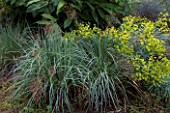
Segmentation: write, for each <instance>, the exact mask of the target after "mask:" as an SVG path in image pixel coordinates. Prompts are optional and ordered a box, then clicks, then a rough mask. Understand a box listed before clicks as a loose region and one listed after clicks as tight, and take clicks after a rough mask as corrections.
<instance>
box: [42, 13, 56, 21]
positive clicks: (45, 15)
mask: <svg viewBox="0 0 170 113" xmlns="http://www.w3.org/2000/svg"><path fill="white" fill-rule="evenodd" d="M42 17H44V18H47V19H49V20H51V21H55V20H56V19H55V18H54V17H53V16H52V15H50V14H47V13H44V14H42Z"/></svg>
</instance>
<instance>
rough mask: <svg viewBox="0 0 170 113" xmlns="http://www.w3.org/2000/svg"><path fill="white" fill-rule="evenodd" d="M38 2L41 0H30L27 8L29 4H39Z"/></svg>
mask: <svg viewBox="0 0 170 113" xmlns="http://www.w3.org/2000/svg"><path fill="white" fill-rule="evenodd" d="M39 1H41V0H31V1H29V2H28V3H27V6H29V5H31V4H33V3H36V2H39Z"/></svg>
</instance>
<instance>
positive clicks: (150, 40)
mask: <svg viewBox="0 0 170 113" xmlns="http://www.w3.org/2000/svg"><path fill="white" fill-rule="evenodd" d="M165 17H167V14H166V15H165V16H163V18H160V19H158V21H157V22H153V21H150V20H148V19H146V18H141V17H135V16H127V17H125V18H124V19H123V21H124V22H123V23H122V24H121V26H120V27H119V28H117V29H116V28H115V27H111V28H106V29H105V30H104V31H102V30H101V29H99V28H97V27H96V26H94V27H93V28H92V27H91V25H90V24H89V23H86V24H84V23H82V24H80V25H79V28H78V30H74V31H72V32H70V33H67V34H66V35H65V37H71V38H73V39H75V40H77V39H76V38H77V37H79V38H84V39H89V40H90V39H91V38H92V37H96V38H98V39H102V38H107V39H108V40H111V41H112V42H113V45H112V47H113V48H114V49H115V50H116V51H117V52H119V53H122V54H125V55H130V56H132V59H131V63H132V64H133V67H134V71H135V76H136V78H137V79H138V80H145V81H147V82H151V83H153V84H155V83H156V82H157V83H162V82H163V81H162V80H163V78H165V77H166V76H170V75H169V74H170V60H169V59H168V58H167V57H166V56H165V55H164V54H165V52H166V46H165V42H164V40H162V39H159V38H158V37H157V36H156V35H155V34H161V36H167V37H169V36H170V35H169V33H170V29H169V28H168V25H167V18H165ZM167 39H168V38H167ZM138 48H139V49H138ZM140 49H142V50H140ZM141 51H142V52H141ZM155 56H157V57H156V58H155Z"/></svg>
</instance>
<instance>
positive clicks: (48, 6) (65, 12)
mask: <svg viewBox="0 0 170 113" xmlns="http://www.w3.org/2000/svg"><path fill="white" fill-rule="evenodd" d="M2 1H3V4H4V5H5V6H6V7H5V9H8V10H9V12H10V14H13V18H18V17H20V18H26V19H27V20H28V21H30V20H31V19H33V18H34V22H35V21H36V20H38V19H41V14H44V13H46V14H49V15H51V16H52V17H54V18H55V19H56V21H57V23H58V24H59V25H61V27H64V28H67V27H69V26H71V27H70V28H75V27H77V24H78V22H82V21H88V22H91V23H94V24H96V25H97V26H100V27H106V26H111V25H117V24H120V22H121V21H122V20H121V18H122V17H123V16H125V15H127V14H128V11H129V9H128V2H127V0H95V1H94V0H85V1H84V0H12V1H11V0H2ZM48 17H49V16H48ZM35 18H37V19H35ZM48 19H51V18H48ZM43 20H44V19H43ZM44 23H45V22H44Z"/></svg>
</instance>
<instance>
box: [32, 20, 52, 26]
mask: <svg viewBox="0 0 170 113" xmlns="http://www.w3.org/2000/svg"><path fill="white" fill-rule="evenodd" d="M35 23H36V24H40V25H47V24H51V22H49V21H46V20H40V21H37V22H35Z"/></svg>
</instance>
